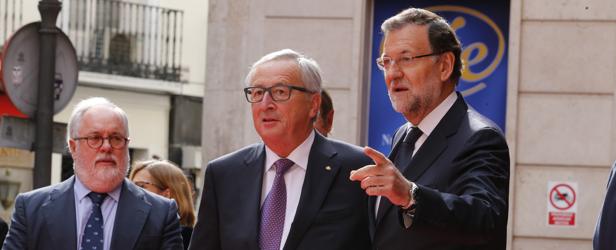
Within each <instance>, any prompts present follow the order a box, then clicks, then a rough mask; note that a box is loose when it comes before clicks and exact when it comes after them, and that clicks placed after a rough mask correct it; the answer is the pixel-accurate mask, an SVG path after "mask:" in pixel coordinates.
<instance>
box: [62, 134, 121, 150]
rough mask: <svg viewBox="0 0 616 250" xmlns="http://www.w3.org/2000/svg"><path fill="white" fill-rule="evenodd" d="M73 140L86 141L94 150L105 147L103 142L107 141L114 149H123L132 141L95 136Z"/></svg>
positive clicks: (116, 137)
mask: <svg viewBox="0 0 616 250" xmlns="http://www.w3.org/2000/svg"><path fill="white" fill-rule="evenodd" d="M73 140H75V141H78V140H86V142H87V144H88V146H90V147H91V148H92V149H99V148H100V147H101V146H103V142H104V141H105V140H107V141H109V145H110V146H111V147H112V148H114V149H123V148H124V147H125V146H126V144H127V143H128V141H130V139H129V138H126V137H123V136H119V135H112V136H108V137H102V136H99V135H93V136H84V137H76V138H73Z"/></svg>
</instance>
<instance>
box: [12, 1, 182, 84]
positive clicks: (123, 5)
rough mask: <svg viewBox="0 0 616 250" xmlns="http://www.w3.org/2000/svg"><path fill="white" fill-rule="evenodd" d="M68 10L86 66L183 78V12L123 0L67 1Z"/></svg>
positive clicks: (65, 21)
mask: <svg viewBox="0 0 616 250" xmlns="http://www.w3.org/2000/svg"><path fill="white" fill-rule="evenodd" d="M0 1H6V0H0ZM62 9H63V10H62V11H63V12H64V11H68V14H63V15H62V14H61V17H59V19H60V20H59V23H60V27H62V28H63V30H64V31H65V32H66V33H67V35H68V36H69V37H70V39H71V41H72V42H73V44H74V46H75V49H76V50H77V58H78V61H79V65H80V70H83V71H91V72H99V73H106V74H117V75H124V76H132V77H140V78H148V79H158V80H167V81H181V71H182V66H181V60H182V25H183V18H184V13H183V11H181V10H174V9H168V8H162V7H159V6H152V5H146V4H140V3H133V2H127V1H118V0H68V1H67V0H65V1H63V7H62Z"/></svg>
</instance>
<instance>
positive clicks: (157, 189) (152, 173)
mask: <svg viewBox="0 0 616 250" xmlns="http://www.w3.org/2000/svg"><path fill="white" fill-rule="evenodd" d="M129 178H130V180H131V181H133V183H135V185H137V186H139V187H141V188H143V189H145V190H148V191H150V192H153V193H156V194H159V195H162V196H165V197H167V198H169V199H174V200H175V202H176V203H177V204H178V212H179V213H180V225H181V226H182V237H183V238H184V248H185V249H187V248H188V243H189V242H190V236H191V235H192V230H193V227H194V225H195V209H194V207H193V199H192V192H191V190H192V189H191V186H190V183H189V182H188V179H187V178H186V176H185V175H184V173H182V170H181V169H180V168H179V167H178V166H176V165H175V164H173V163H171V162H169V161H159V160H149V161H141V162H137V163H136V164H135V166H133V169H132V170H131V172H130V177H129Z"/></svg>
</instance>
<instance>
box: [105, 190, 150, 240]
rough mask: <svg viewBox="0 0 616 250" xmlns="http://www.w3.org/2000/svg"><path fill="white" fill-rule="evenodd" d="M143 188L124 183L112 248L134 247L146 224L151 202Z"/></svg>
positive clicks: (117, 211) (114, 227)
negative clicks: (146, 197) (146, 198)
mask: <svg viewBox="0 0 616 250" xmlns="http://www.w3.org/2000/svg"><path fill="white" fill-rule="evenodd" d="M143 192H144V191H143V190H141V189H140V188H138V187H137V186H135V185H134V184H131V183H129V182H128V181H127V180H126V179H125V180H124V182H123V183H122V192H121V193H120V200H119V201H118V207H117V210H116V218H115V223H114V225H113V234H112V237H111V249H133V248H134V247H135V243H136V242H137V239H138V238H139V235H141V230H142V229H143V226H144V225H145V222H146V219H147V217H148V214H149V213H150V208H151V206H152V205H151V204H150V203H149V202H148V201H146V200H145V197H144V195H143Z"/></svg>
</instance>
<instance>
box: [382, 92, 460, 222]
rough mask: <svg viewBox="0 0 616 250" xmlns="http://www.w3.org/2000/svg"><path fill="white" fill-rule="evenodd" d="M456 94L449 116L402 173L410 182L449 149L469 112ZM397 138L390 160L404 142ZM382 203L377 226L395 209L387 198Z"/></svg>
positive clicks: (445, 117) (442, 120)
mask: <svg viewBox="0 0 616 250" xmlns="http://www.w3.org/2000/svg"><path fill="white" fill-rule="evenodd" d="M456 94H457V95H458V99H457V100H456V102H455V103H454V104H453V106H451V108H450V109H449V111H447V114H445V116H444V117H443V119H441V121H440V122H439V123H438V125H437V126H436V128H435V129H434V131H432V133H430V136H429V137H428V139H427V140H426V141H425V142H424V143H423V145H422V146H421V147H420V148H419V150H417V152H416V153H415V155H414V156H413V159H412V160H411V163H410V165H409V167H408V168H406V170H405V171H404V172H403V173H402V174H403V175H404V177H406V178H407V179H408V180H410V181H416V180H417V179H419V177H420V176H421V175H422V174H423V173H424V172H425V171H426V170H427V169H428V168H429V167H430V165H431V164H432V162H434V161H435V160H436V159H437V158H438V156H439V155H441V154H442V153H443V151H444V150H445V149H446V148H447V140H448V138H449V137H450V136H451V135H453V134H455V133H456V132H457V130H458V127H459V126H460V122H461V121H462V119H463V118H464V116H465V114H466V112H467V109H468V106H467V105H466V102H465V101H464V99H463V98H462V95H460V93H456ZM408 126H409V125H408V124H407V125H406V126H404V127H403V128H406V127H408ZM397 134H400V133H397ZM397 134H396V135H397ZM401 134H404V133H401ZM397 137H398V139H397V140H394V141H395V142H396V146H395V147H394V150H392V154H390V157H389V158H390V160H393V159H394V158H395V153H397V147H398V145H399V144H400V141H402V138H404V137H403V136H397ZM381 203H382V205H380V206H379V213H378V215H377V220H376V223H377V225H378V223H380V221H381V219H382V218H383V217H384V216H385V214H387V213H388V212H389V210H390V209H391V208H392V207H393V205H392V204H391V203H390V202H389V200H387V198H382V199H381Z"/></svg>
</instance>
